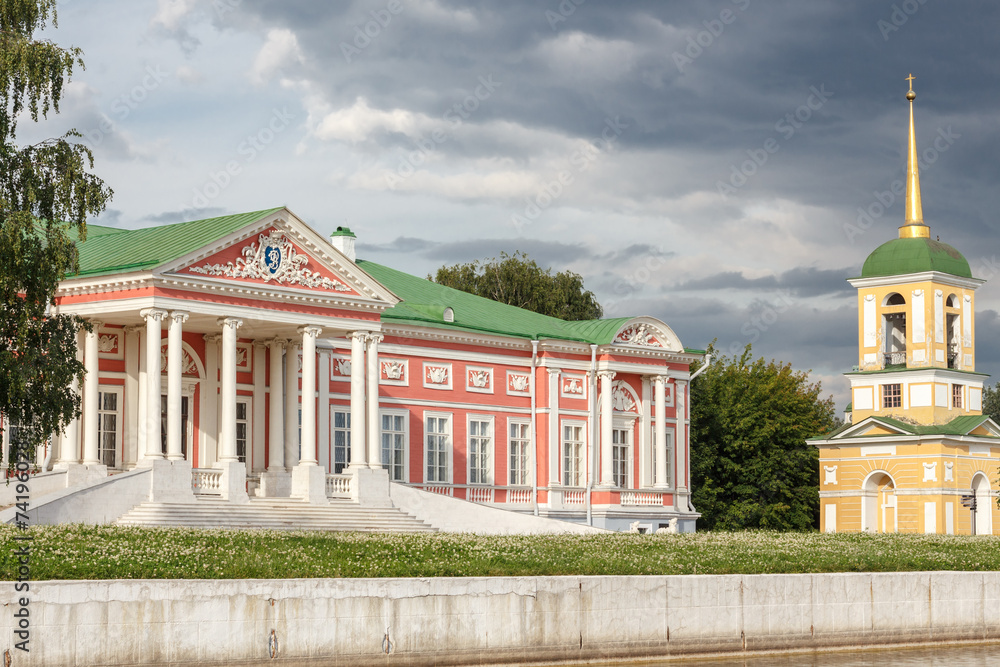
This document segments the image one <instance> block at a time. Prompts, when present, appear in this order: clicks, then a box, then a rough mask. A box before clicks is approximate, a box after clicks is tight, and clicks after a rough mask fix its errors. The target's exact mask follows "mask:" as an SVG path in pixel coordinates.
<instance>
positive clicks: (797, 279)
mask: <svg viewBox="0 0 1000 667" xmlns="http://www.w3.org/2000/svg"><path fill="white" fill-rule="evenodd" d="M856 273H857V271H856V270H855V269H834V270H824V269H817V268H815V267H798V268H795V269H791V270H789V271H785V272H784V273H782V274H780V275H777V276H762V277H760V278H747V277H746V276H744V275H743V273H742V272H740V271H726V272H723V273H716V274H715V275H711V276H708V277H705V278H698V279H695V280H689V281H686V282H684V283H681V284H679V285H677V286H675V287H672V288H670V289H671V290H676V291H680V292H690V291H705V290H755V291H756V290H767V291H773V290H786V291H789V292H791V293H793V294H794V295H795V296H798V297H810V296H822V295H827V294H836V295H844V296H846V295H849V294H852V293H853V292H854V288H853V287H851V286H850V284H848V283H847V282H846V280H847V278H850V277H852V276H854V275H855V274H856Z"/></svg>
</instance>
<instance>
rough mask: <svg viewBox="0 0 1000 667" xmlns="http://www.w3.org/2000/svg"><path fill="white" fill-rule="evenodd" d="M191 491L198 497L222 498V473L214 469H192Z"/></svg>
mask: <svg viewBox="0 0 1000 667" xmlns="http://www.w3.org/2000/svg"><path fill="white" fill-rule="evenodd" d="M191 490H192V491H193V492H194V494H195V495H196V496H221V495H222V471H221V470H216V469H214V468H194V469H192V470H191Z"/></svg>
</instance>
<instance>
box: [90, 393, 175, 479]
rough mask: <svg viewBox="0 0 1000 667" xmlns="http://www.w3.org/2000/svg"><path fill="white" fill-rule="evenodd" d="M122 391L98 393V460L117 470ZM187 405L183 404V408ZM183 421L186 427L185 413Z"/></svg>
mask: <svg viewBox="0 0 1000 667" xmlns="http://www.w3.org/2000/svg"><path fill="white" fill-rule="evenodd" d="M121 391H122V390H121V389H111V390H105V391H99V392H97V458H99V459H100V460H101V463H102V464H103V465H106V466H107V467H109V468H115V467H117V464H118V443H119V442H120V441H121V419H120V418H119V416H118V415H119V411H120V409H121V404H122V399H121ZM185 405H186V404H185V403H183V402H182V403H181V407H182V408H183V407H184V406H185ZM181 419H182V422H181V423H182V424H184V427H186V426H187V414H186V413H185V414H184V415H183V417H182V418H181ZM186 430H187V429H186V428H185V430H184V431H182V432H181V434H182V435H181V447H183V446H184V444H185V441H184V435H186ZM165 437H166V436H164V438H165ZM164 444H166V442H164Z"/></svg>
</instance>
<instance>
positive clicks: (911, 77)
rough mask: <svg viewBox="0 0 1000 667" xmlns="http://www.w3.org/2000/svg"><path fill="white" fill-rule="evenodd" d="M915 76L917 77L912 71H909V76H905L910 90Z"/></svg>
mask: <svg viewBox="0 0 1000 667" xmlns="http://www.w3.org/2000/svg"><path fill="white" fill-rule="evenodd" d="M916 78H917V77H915V76H913V73H912V72H911V73H910V76H908V77H906V80H907V81H909V82H910V90H913V80H914V79H916Z"/></svg>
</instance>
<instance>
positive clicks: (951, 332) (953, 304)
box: [945, 294, 962, 368]
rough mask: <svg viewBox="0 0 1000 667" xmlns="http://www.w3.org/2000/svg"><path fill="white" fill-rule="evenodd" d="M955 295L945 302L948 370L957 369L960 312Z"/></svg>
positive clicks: (960, 323) (960, 327) (960, 324)
mask: <svg viewBox="0 0 1000 667" xmlns="http://www.w3.org/2000/svg"><path fill="white" fill-rule="evenodd" d="M959 307H960V302H959V300H958V295H957V294H950V295H949V296H948V299H947V300H946V301H945V342H946V344H947V346H948V368H957V363H958V354H959V341H961V335H962V311H961V310H960V309H959Z"/></svg>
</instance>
